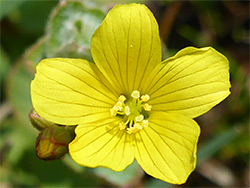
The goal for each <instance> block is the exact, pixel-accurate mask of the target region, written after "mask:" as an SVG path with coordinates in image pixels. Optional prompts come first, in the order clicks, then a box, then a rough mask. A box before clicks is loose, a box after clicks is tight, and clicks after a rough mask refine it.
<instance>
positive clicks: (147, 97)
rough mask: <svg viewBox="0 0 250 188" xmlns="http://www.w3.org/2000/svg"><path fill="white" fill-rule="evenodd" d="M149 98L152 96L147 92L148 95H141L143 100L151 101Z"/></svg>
mask: <svg viewBox="0 0 250 188" xmlns="http://www.w3.org/2000/svg"><path fill="white" fill-rule="evenodd" d="M149 99H150V97H149V95H148V94H146V95H142V96H141V100H142V102H148V101H149Z"/></svg>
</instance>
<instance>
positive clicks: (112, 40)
mask: <svg viewBox="0 0 250 188" xmlns="http://www.w3.org/2000/svg"><path fill="white" fill-rule="evenodd" d="M91 53H92V56H93V58H94V61H95V63H96V65H97V67H98V68H99V69H100V71H101V72H102V73H103V74H104V75H105V76H106V77H107V79H108V80H109V81H110V83H112V85H113V87H116V88H119V89H120V93H123V94H126V95H130V93H131V92H132V91H133V90H136V89H137V90H140V89H141V88H142V87H144V86H145V84H147V83H146V82H145V78H146V77H147V76H148V75H149V73H150V72H151V71H152V69H153V68H154V67H155V66H156V65H157V64H159V63H160V61H161V42H160V37H159V31H158V24H157V22H156V20H155V18H154V16H153V14H152V13H151V12H150V10H149V9H148V8H147V7H146V6H145V5H141V4H128V5H116V6H115V7H114V8H113V9H112V10H111V11H110V12H109V13H108V14H107V16H106V18H105V19H104V21H103V22H102V24H101V25H100V27H99V28H98V29H97V30H96V31H95V33H94V34H93V36H92V39H91Z"/></svg>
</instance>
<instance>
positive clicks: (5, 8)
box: [0, 0, 25, 19]
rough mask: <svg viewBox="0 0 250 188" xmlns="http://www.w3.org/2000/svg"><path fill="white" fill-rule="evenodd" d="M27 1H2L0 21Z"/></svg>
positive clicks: (0, 4)
mask: <svg viewBox="0 0 250 188" xmlns="http://www.w3.org/2000/svg"><path fill="white" fill-rule="evenodd" d="M24 2H25V0H18V1H10V0H1V1H0V19H1V18H3V17H4V16H6V15H8V14H9V13H10V12H11V11H13V10H15V9H17V8H18V7H19V6H20V5H21V4H23V3H24Z"/></svg>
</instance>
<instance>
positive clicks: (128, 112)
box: [124, 106, 130, 116]
mask: <svg viewBox="0 0 250 188" xmlns="http://www.w3.org/2000/svg"><path fill="white" fill-rule="evenodd" d="M124 113H125V114H126V115H127V116H129V115H130V108H129V106H125V109H124Z"/></svg>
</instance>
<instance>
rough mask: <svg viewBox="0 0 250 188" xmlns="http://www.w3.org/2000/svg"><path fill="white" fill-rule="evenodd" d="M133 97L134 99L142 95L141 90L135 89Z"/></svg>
mask: <svg viewBox="0 0 250 188" xmlns="http://www.w3.org/2000/svg"><path fill="white" fill-rule="evenodd" d="M131 97H133V98H134V99H139V97H140V91H137V90H134V91H133V92H132V93H131Z"/></svg>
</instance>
